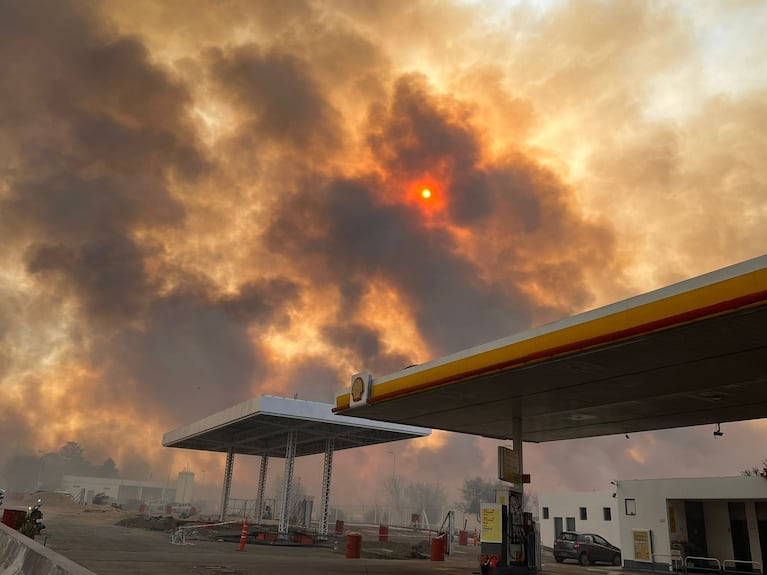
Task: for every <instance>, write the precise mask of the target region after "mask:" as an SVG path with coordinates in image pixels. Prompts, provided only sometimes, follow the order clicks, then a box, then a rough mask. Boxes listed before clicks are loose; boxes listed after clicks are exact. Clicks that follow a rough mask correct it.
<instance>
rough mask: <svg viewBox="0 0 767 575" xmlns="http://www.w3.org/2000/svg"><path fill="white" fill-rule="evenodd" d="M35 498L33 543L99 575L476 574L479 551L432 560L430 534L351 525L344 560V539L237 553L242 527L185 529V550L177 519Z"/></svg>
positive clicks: (251, 545) (252, 545) (253, 533)
mask: <svg viewBox="0 0 767 575" xmlns="http://www.w3.org/2000/svg"><path fill="white" fill-rule="evenodd" d="M37 497H38V495H32V496H31V497H28V498H27V499H25V501H24V502H23V503H24V505H25V506H26V505H29V504H34V502H35V501H36V500H37ZM39 497H40V498H41V499H42V500H43V506H42V509H43V512H44V513H45V521H46V525H47V528H46V529H45V531H43V533H42V534H41V535H39V536H38V538H37V540H38V541H39V542H40V543H43V544H45V545H47V546H48V547H49V548H51V549H52V550H54V551H56V552H58V553H60V554H62V555H64V556H65V557H68V558H69V559H72V560H73V561H75V562H77V563H79V564H81V565H83V566H84V567H86V568H88V569H90V570H92V571H94V572H95V573H97V574H98V575H149V574H163V575H181V574H188V573H193V574H196V575H208V574H210V573H228V574H231V575H257V574H258V575H266V574H273V573H280V574H281V575H292V574H299V573H300V574H302V575H305V574H315V573H316V574H317V575H330V574H345V573H365V574H369V575H384V574H386V575H388V574H396V573H401V574H403V575H421V574H427V573H440V574H443V575H459V574H460V575H468V574H470V573H474V572H476V573H478V572H479V569H478V563H477V557H478V553H479V551H478V549H479V548H478V547H464V548H457V549H456V553H455V554H454V555H452V556H448V557H446V558H445V560H444V561H430V560H429V552H430V541H429V539H428V537H427V535H426V534H424V533H414V532H412V531H410V530H401V531H400V530H390V539H391V540H390V541H388V542H379V541H378V528H377V526H370V527H360V528H359V529H358V528H357V526H355V527H354V529H355V531H359V532H360V533H361V534H362V548H361V553H360V558H359V559H347V558H346V539H345V537H335V536H333V537H331V538H330V539H329V540H327V541H324V542H321V543H320V544H317V545H311V546H310V545H278V544H268V543H263V542H262V543H256V542H255V541H256V537H257V534H258V532H260V529H259V528H252V529H249V534H250V536H249V538H248V544H247V545H246V547H245V550H244V551H243V552H240V551H239V535H240V531H241V525H234V526H231V527H228V528H227V527H220V526H219V527H216V528H209V529H206V528H197V529H188V530H187V533H186V537H185V541H184V543H185V544H183V545H181V544H173V543H172V542H171V539H172V534H173V533H174V530H175V527H176V526H177V523H176V521H175V520H170V519H168V518H150V519H149V520H147V519H146V518H145V517H140V516H138V515H136V514H135V513H133V512H126V511H123V510H120V509H114V508H112V507H109V506H96V505H88V506H87V507H81V506H80V505H78V504H76V503H74V502H72V501H71V500H68V499H67V498H64V497H60V496H58V495H57V494H40V495H39ZM19 507H20V506H19ZM184 523H185V524H187V525H188V522H184ZM269 529H273V528H272V527H270V528H269ZM177 543H178V541H177ZM415 557H418V558H415Z"/></svg>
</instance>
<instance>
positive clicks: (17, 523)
mask: <svg viewBox="0 0 767 575" xmlns="http://www.w3.org/2000/svg"><path fill="white" fill-rule="evenodd" d="M26 518H27V512H26V511H24V510H23V509H3V523H5V524H6V525H7V526H8V527H10V528H11V529H18V528H19V527H21V526H22V524H23V523H24V520H25V519H26Z"/></svg>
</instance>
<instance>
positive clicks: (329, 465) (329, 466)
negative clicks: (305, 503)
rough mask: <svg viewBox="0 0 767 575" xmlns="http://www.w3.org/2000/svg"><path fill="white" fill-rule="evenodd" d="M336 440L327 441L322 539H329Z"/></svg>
mask: <svg viewBox="0 0 767 575" xmlns="http://www.w3.org/2000/svg"><path fill="white" fill-rule="evenodd" d="M334 449H335V439H333V438H332V437H328V438H327V439H326V440H325V467H324V469H323V471H322V500H321V503H320V504H321V505H322V509H321V510H320V512H321V513H322V515H321V516H320V539H327V538H328V509H329V506H330V478H331V476H332V474H333V450H334Z"/></svg>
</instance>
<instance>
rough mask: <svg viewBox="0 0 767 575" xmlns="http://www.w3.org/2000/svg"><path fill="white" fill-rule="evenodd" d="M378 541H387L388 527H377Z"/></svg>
mask: <svg viewBox="0 0 767 575" xmlns="http://www.w3.org/2000/svg"><path fill="white" fill-rule="evenodd" d="M378 540H379V541H388V540H389V526H388V525H379V526H378Z"/></svg>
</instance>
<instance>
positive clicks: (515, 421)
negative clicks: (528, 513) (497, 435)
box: [511, 417, 525, 511]
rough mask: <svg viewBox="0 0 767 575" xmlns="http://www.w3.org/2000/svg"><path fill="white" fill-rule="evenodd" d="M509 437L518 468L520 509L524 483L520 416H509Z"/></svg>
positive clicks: (523, 495) (522, 505)
mask: <svg viewBox="0 0 767 575" xmlns="http://www.w3.org/2000/svg"><path fill="white" fill-rule="evenodd" d="M511 438H512V441H513V443H514V455H515V457H516V458H517V469H518V470H519V480H520V481H519V483H518V484H516V488H517V491H518V492H519V504H520V506H521V509H520V511H523V510H524V508H525V483H524V481H522V476H523V475H524V474H525V468H524V467H523V466H522V461H523V457H522V418H521V417H512V418H511Z"/></svg>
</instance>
